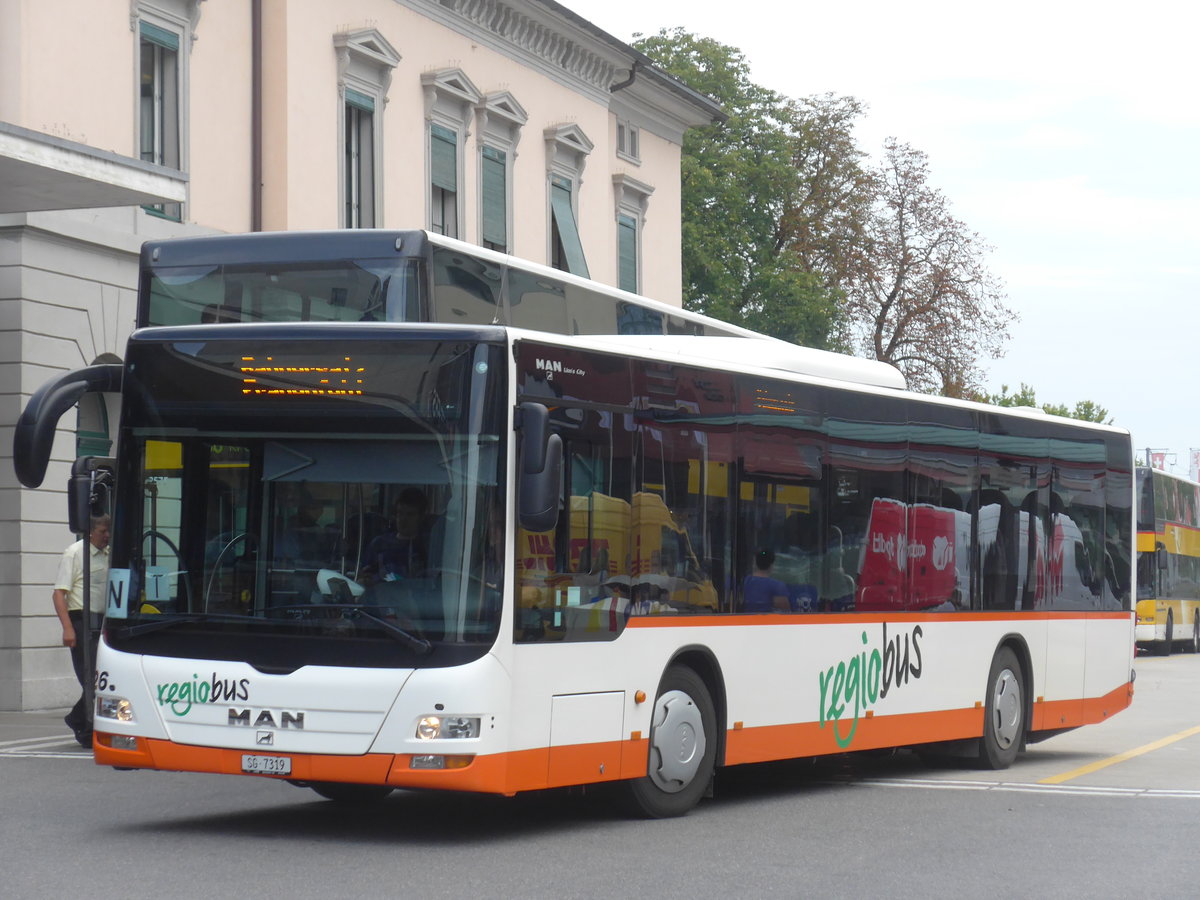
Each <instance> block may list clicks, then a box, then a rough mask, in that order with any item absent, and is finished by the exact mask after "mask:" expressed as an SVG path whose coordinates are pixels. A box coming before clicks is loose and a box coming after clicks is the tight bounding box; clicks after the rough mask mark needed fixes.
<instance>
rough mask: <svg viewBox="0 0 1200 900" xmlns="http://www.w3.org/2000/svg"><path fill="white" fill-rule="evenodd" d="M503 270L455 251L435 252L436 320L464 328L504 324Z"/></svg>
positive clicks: (440, 250) (434, 309)
mask: <svg viewBox="0 0 1200 900" xmlns="http://www.w3.org/2000/svg"><path fill="white" fill-rule="evenodd" d="M500 276H501V270H500V268H499V267H497V266H494V265H491V264H489V263H486V262H483V261H482V260H477V259H469V258H467V257H463V256H460V255H459V254H457V253H455V252H453V251H451V250H444V249H438V250H435V251H434V253H433V320H434V321H435V322H450V323H454V324H463V325H492V324H494V323H496V322H498V321H500V309H501V307H500V305H499V297H500V280H501V277H500Z"/></svg>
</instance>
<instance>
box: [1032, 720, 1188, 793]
mask: <svg viewBox="0 0 1200 900" xmlns="http://www.w3.org/2000/svg"><path fill="white" fill-rule="evenodd" d="M1193 734H1200V725H1197V726H1196V727H1195V728H1189V729H1187V730H1186V731H1181V732H1179V733H1178V734H1173V735H1171V736H1170V737H1165V738H1162V739H1161V740H1157V741H1153V742H1151V743H1149V744H1143V745H1142V746H1141V747H1136V748H1134V749H1133V750H1129V751H1127V752H1125V753H1118V754H1117V755H1116V756H1110V757H1109V758H1108V759H1102V760H1100V761H1098V762H1094V763H1088V764H1087V765H1086V766H1080V767H1079V768H1078V769H1072V770H1071V771H1070V772H1064V773H1063V774H1062V775H1054V776H1051V777H1050V778H1043V779H1042V780H1041V781H1039V782H1038V784H1062V783H1063V782H1064V781H1070V780H1071V779H1072V778H1078V777H1080V776H1081V775H1090V774H1091V773H1092V772H1098V771H1099V770H1100V769H1104V768H1107V767H1108V766H1115V765H1116V764H1117V763H1121V762H1125V760H1127V759H1133V758H1134V757H1135V756H1141V755H1142V754H1143V753H1149V752H1150V751H1151V750H1159V749H1161V748H1163V747H1165V746H1167V745H1168V744H1173V743H1175V742H1176V741H1182V740H1183V739H1184V738H1187V737H1191V736H1192V735H1193Z"/></svg>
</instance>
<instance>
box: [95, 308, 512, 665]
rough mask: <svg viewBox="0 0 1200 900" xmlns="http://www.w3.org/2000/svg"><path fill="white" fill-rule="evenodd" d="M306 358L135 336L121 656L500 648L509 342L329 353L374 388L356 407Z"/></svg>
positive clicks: (358, 394) (361, 661)
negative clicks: (500, 525) (498, 394)
mask: <svg viewBox="0 0 1200 900" xmlns="http://www.w3.org/2000/svg"><path fill="white" fill-rule="evenodd" d="M301 327H304V326H301ZM310 327H311V326H310ZM301 348H304V349H301ZM310 348H311V344H307V343H300V342H295V343H289V342H288V341H274V342H271V346H270V347H269V348H267V349H264V347H263V345H262V342H258V345H257V346H256V347H255V349H254V352H250V349H249V344H248V343H247V342H243V341H236V340H215V341H195V340H193V341H189V342H186V343H185V342H171V341H165V342H154V343H150V342H141V343H138V344H136V345H135V344H131V352H130V360H131V363H132V364H131V367H130V371H131V372H132V373H133V375H131V376H130V377H134V378H137V379H138V382H139V383H138V384H132V385H127V387H128V388H130V392H129V401H128V403H129V408H128V409H127V411H126V414H125V415H126V418H125V422H126V443H125V445H124V448H123V451H122V453H123V458H124V459H125V460H127V461H128V460H133V462H132V463H129V462H127V463H126V466H127V468H126V470H125V473H123V475H122V478H121V491H122V497H121V498H120V505H119V508H120V509H121V510H122V511H123V514H124V515H125V516H128V517H133V516H136V517H137V522H136V525H135V527H128V526H130V525H134V523H133V522H126V527H125V528H124V529H123V532H124V533H125V535H126V537H125V539H124V540H123V542H122V543H121V545H120V546H117V545H114V548H113V568H114V571H115V572H116V573H117V574H116V576H115V581H114V582H113V583H114V584H115V585H116V586H117V588H116V589H117V590H118V595H120V594H121V593H126V594H127V596H128V597H129V598H130V602H129V604H128V606H127V607H122V609H121V610H120V611H119V612H123V613H124V615H123V617H122V616H120V615H118V616H117V617H114V615H113V612H114V611H113V608H112V603H111V601H110V608H109V624H110V627H109V631H108V634H109V641H110V643H111V644H113V645H114V646H119V647H121V648H122V649H127V650H131V651H138V652H153V653H156V654H161V655H194V656H195V655H198V656H213V657H215V658H233V657H234V656H237V655H241V656H242V658H246V659H247V660H248V661H253V662H254V663H255V664H256V665H260V666H264V667H266V668H267V669H272V670H291V669H294V668H297V667H299V666H301V665H309V664H322V665H354V666H361V665H375V666H389V665H393V666H394V665H403V666H410V665H438V664H448V662H449V658H450V657H453V658H454V659H455V660H456V661H459V662H461V651H462V650H463V649H464V648H469V647H474V648H477V649H478V650H479V652H482V650H483V649H485V648H486V647H487V646H488V645H490V643H491V642H492V641H493V640H494V639H495V636H496V633H497V629H498V623H499V617H500V607H501V601H500V597H501V593H500V590H501V584H502V574H503V573H502V568H503V565H502V560H501V547H500V546H499V541H497V540H494V538H496V537H497V536H498V535H501V534H502V533H503V532H502V530H498V529H496V528H494V527H493V524H494V523H497V522H499V521H500V520H501V519H500V517H501V516H502V510H501V504H502V502H503V501H502V497H503V496H504V491H503V484H502V476H501V473H502V467H501V463H502V459H501V457H502V450H501V444H500V441H499V430H498V426H497V424H496V420H495V415H496V410H497V409H500V408H502V404H499V403H496V402H489V397H491V396H493V394H494V392H495V391H497V390H499V389H500V386H501V383H502V380H503V379H502V376H501V375H500V374H499V373H502V372H503V365H502V364H500V363H499V358H498V357H497V356H496V354H497V348H496V347H493V346H486V345H480V344H474V343H471V342H468V341H444V342H428V341H419V342H418V341H408V342H398V341H390V342H383V341H379V342H376V341H368V342H362V341H345V342H341V343H340V344H339V345H338V346H336V347H330V346H329V344H328V343H326V344H325V345H324V346H323V349H322V351H321V352H322V354H323V356H325V357H328V358H329V359H333V358H335V357H344V358H345V359H347V360H350V361H351V363H352V365H351V366H350V367H349V368H351V369H353V370H354V371H353V374H355V375H356V376H361V377H356V378H354V379H351V380H352V381H355V382H358V383H360V384H362V385H363V388H361V389H355V390H349V391H348V392H347V393H348V395H343V394H341V393H339V392H340V390H341V389H338V388H328V389H318V388H315V387H313V385H315V384H317V383H319V382H322V381H329V380H330V379H328V378H318V377H317V376H316V375H314V374H313V372H312V370H313V369H322V370H323V369H327V368H330V367H329V366H315V365H304V366H301V365H297V364H296V363H297V362H298V360H299V359H300V358H301V357H300V356H298V355H297V354H303V355H305V356H306V358H307V359H308V362H309V363H312V362H314V360H315V357H314V354H313V351H312V350H311V349H310ZM247 358H250V359H253V361H254V362H255V364H256V365H255V366H253V367H245V368H254V369H256V371H255V372H254V374H253V376H252V377H243V376H242V375H241V373H240V372H237V371H235V370H236V369H238V368H239V367H238V366H235V365H233V364H232V361H233V360H236V359H247ZM263 361H269V362H270V363H271V364H272V365H275V366H276V368H277V369H279V370H281V374H266V373H264V372H262V371H257V370H258V369H266V368H269V366H259V365H257V363H259V362H263ZM494 363H495V364H494ZM289 370H297V371H294V372H293V371H289ZM322 374H323V375H328V373H327V372H322ZM332 380H333V382H335V383H337V382H338V381H340V380H341V379H339V378H334V379H332ZM289 384H290V385H291V387H288V385H289ZM141 388H144V389H141ZM243 392H245V393H243ZM122 578H124V579H127V581H126V582H124V583H123V582H122V581H121V579H122ZM447 647H457V648H459V652H458V655H457V656H456V655H455V653H454V652H450V653H449V656H448V655H447V653H446V652H445V648H447ZM439 650H440V651H442V652H440V653H439Z"/></svg>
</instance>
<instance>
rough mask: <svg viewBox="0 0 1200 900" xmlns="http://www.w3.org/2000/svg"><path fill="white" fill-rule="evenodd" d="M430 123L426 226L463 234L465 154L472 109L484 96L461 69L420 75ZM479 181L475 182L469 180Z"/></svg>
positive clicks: (451, 234) (426, 118)
mask: <svg viewBox="0 0 1200 900" xmlns="http://www.w3.org/2000/svg"><path fill="white" fill-rule="evenodd" d="M421 85H422V87H423V88H424V91H425V120H426V121H427V122H428V123H429V132H428V133H429V144H428V146H429V169H428V172H429V181H428V184H429V228H430V230H431V231H436V232H438V233H439V234H444V235H446V236H447V237H453V238H464V239H465V238H466V235H464V234H462V226H463V220H462V209H463V202H462V201H463V196H462V194H463V192H462V190H461V189H460V185H462V184H463V183H464V182H463V164H464V162H465V158H464V154H463V153H462V152H461V151H462V149H463V148H464V147H466V146H467V138H468V137H469V136H470V130H469V129H468V127H467V126H468V124H469V120H470V116H471V113H472V111H473V110H474V109H475V106H476V104H478V103H479V101H480V99H481V98H482V97H483V95H482V94H481V93H480V92H479V89H478V88H476V87H475V85H474V84H472V83H471V79H469V78H467V76H466V75H465V74H464V73H463V71H462V70H461V69H443V70H441V71H438V72H425V73H424V74H423V75H421ZM472 183H478V182H472Z"/></svg>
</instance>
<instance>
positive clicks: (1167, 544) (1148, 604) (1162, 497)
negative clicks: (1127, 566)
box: [1135, 466, 1200, 655]
mask: <svg viewBox="0 0 1200 900" xmlns="http://www.w3.org/2000/svg"><path fill="white" fill-rule="evenodd" d="M1137 497H1138V501H1137V625H1136V627H1135V634H1136V637H1137V642H1138V643H1139V644H1141V645H1142V646H1144V647H1146V648H1147V649H1153V650H1155V651H1156V652H1158V653H1160V654H1162V655H1167V654H1169V653H1170V652H1171V650H1172V649H1174V645H1175V644H1176V643H1178V642H1181V641H1183V642H1186V646H1187V648H1188V649H1189V650H1190V651H1191V652H1192V653H1200V484H1196V482H1194V481H1190V480H1189V479H1187V478H1184V477H1182V476H1180V475H1172V474H1170V473H1169V472H1164V471H1162V470H1161V469H1152V468H1148V467H1141V466H1139V467H1138V469H1137Z"/></svg>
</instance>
